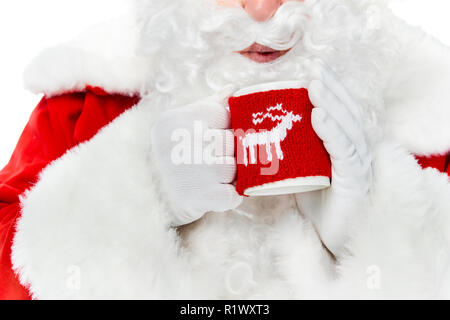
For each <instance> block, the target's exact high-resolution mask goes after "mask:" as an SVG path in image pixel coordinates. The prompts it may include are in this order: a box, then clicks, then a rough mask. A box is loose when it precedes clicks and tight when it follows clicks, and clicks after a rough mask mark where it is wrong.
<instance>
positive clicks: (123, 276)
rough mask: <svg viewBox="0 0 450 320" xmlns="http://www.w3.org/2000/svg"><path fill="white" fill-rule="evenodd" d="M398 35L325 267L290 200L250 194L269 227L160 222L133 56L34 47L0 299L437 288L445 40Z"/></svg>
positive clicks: (444, 270)
mask: <svg viewBox="0 0 450 320" xmlns="http://www.w3.org/2000/svg"><path fill="white" fill-rule="evenodd" d="M108 28H109V27H108ZM109 34H113V35H115V33H114V32H109ZM121 34H123V32H121ZM405 34H407V36H406V37H405V38H407V39H408V45H409V46H410V48H412V49H411V50H409V51H408V53H407V54H405V56H404V57H403V58H402V59H400V60H401V61H400V63H399V64H397V65H396V66H395V68H394V69H393V70H392V76H391V77H390V79H389V86H388V89H386V92H385V97H384V99H385V101H386V104H387V105H388V113H387V118H386V119H385V132H386V137H387V138H386V139H385V142H384V143H383V144H381V145H380V146H378V147H376V148H375V151H374V157H375V159H376V161H375V162H374V163H375V168H374V175H375V178H374V181H375V182H374V187H373V194H372V196H371V199H370V201H369V202H370V203H369V204H368V205H367V209H366V213H367V218H365V219H364V221H363V222H361V224H360V225H359V228H358V229H359V230H360V232H357V233H356V234H355V236H354V238H353V239H352V242H351V243H350V245H349V250H350V251H351V252H352V255H351V256H349V257H347V258H345V259H343V261H340V264H339V266H337V267H336V266H335V263H334V262H333V261H332V259H330V257H329V256H328V253H327V252H326V250H325V249H324V248H323V247H322V245H321V242H320V239H319V238H318V236H317V234H316V233H315V232H314V229H313V228H312V227H311V225H310V224H309V223H308V222H307V221H305V220H304V219H303V218H302V217H301V216H300V215H298V212H294V209H293V206H292V202H291V201H290V198H289V197H279V198H276V200H274V199H273V198H270V199H268V200H266V202H265V203H264V200H262V201H263V204H262V206H263V207H265V208H266V213H265V214H266V215H267V216H272V215H275V214H274V212H275V211H276V215H277V216H278V217H279V218H278V219H276V220H274V221H273V222H272V223H270V225H269V226H267V225H266V224H264V223H263V222H261V221H256V222H255V221H250V222H249V221H247V220H245V219H246V218H245V217H242V216H237V217H236V215H233V213H229V214H224V215H221V216H206V217H205V218H204V219H202V220H201V221H200V222H198V223H196V224H194V225H192V226H189V227H187V228H184V229H180V230H179V231H178V233H177V232H176V231H175V230H174V229H173V228H170V226H169V224H168V223H167V220H166V219H167V218H166V215H167V214H166V213H167V211H168V208H167V203H166V202H165V200H164V195H163V194H161V190H160V188H159V180H158V179H159V178H158V174H157V173H156V172H154V169H153V168H152V166H151V159H149V150H150V149H151V146H150V137H149V134H150V129H149V128H150V125H149V124H150V123H151V122H152V117H153V116H154V115H152V112H151V110H150V109H151V108H150V107H149V105H151V102H150V101H151V100H152V94H151V93H146V92H143V90H142V88H143V87H145V83H146V81H147V78H148V77H147V75H146V73H145V70H146V63H147V62H146V61H145V60H142V59H141V58H138V57H136V56H134V55H131V54H130V55H126V54H117V56H112V55H111V54H110V53H111V52H113V53H114V52H116V51H118V48H117V50H116V49H114V50H112V49H108V50H105V52H106V51H108V54H107V55H106V54H104V55H103V54H102V52H103V51H95V50H94V49H92V46H91V45H92V43H91V44H90V45H88V46H86V45H85V44H83V45H80V44H79V43H77V44H70V45H65V46H61V47H56V48H51V49H49V50H46V51H45V52H43V53H42V54H41V55H40V56H39V57H38V58H37V59H36V60H35V61H34V62H33V63H32V64H31V65H30V67H29V68H28V70H27V72H26V75H25V77H26V84H27V86H28V88H29V89H31V90H32V91H34V92H36V93H42V94H44V98H43V99H42V101H41V102H40V104H39V105H38V106H37V108H36V109H35V110H34V112H33V114H32V115H31V118H30V121H29V123H28V124H27V126H26V127H25V129H24V132H23V134H22V136H21V138H20V140H19V142H18V145H17V147H16V150H15V151H14V154H13V155H12V158H11V160H10V162H9V163H8V165H7V166H6V167H5V168H4V169H3V170H2V171H1V173H0V221H1V223H0V240H1V242H0V244H1V246H0V298H1V299H29V298H36V299H48V298H93V299H95V298H178V297H184V298H198V297H207V298H230V297H231V298H259V297H269V298H270V297H279V298H283V297H294V298H302V297H340V296H341V295H340V294H342V296H343V297H375V298H376V297H405V298H407V297H434V296H436V297H437V296H439V297H441V296H442V297H449V294H450V283H449V281H450V271H449V265H450V264H449V263H450V260H449V252H450V251H449V248H450V247H449V246H450V183H449V179H448V176H447V174H449V175H450V165H449V159H450V158H449V154H448V152H449V150H450V130H449V126H448V120H449V119H450V92H449V91H448V86H449V84H450V50H449V49H448V48H447V47H445V46H443V45H442V44H441V43H439V42H438V41H437V40H435V39H433V38H431V37H430V36H428V35H425V34H424V33H422V32H418V30H416V29H409V27H408V28H407V29H406V31H405ZM412 34H414V35H412ZM115 37H117V35H115ZM92 38H94V39H95V37H92V34H91V39H92ZM127 41H129V37H128V36H125V37H124V38H121V39H117V38H114V39H113V40H112V41H111V43H119V44H122V45H121V47H127V45H124V44H123V43H127ZM103 49H104V48H103ZM419 164H420V165H421V166H422V167H423V168H427V169H426V170H422V168H421V167H420V165H419ZM393 177H394V178H393ZM284 200H285V201H284ZM269 202H276V203H277V204H278V205H277V206H276V208H273V205H268V203H269ZM259 206H261V204H260V203H259V204H256V203H253V202H251V201H250V202H249V203H248V204H247V205H246V208H245V209H246V210H247V209H248V210H250V211H251V210H252V209H254V208H256V207H258V208H259ZM262 235H264V236H262ZM262 238H264V239H262ZM205 242H209V243H207V244H205ZM233 248H234V249H233ZM72 267H76V268H79V269H76V270H78V272H79V285H78V286H75V288H74V287H73V286H70V285H68V282H70V280H71V277H72V276H73V274H72V273H71V270H74V269H73V268H72ZM377 276H380V278H376V277H377ZM373 277H375V279H376V281H375V282H374V285H373V286H371V285H370V283H371V282H370V281H371V279H372V278H373ZM377 281H378V282H379V283H378V282H377ZM378 284H379V285H378Z"/></svg>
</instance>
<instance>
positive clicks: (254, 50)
mask: <svg viewBox="0 0 450 320" xmlns="http://www.w3.org/2000/svg"><path fill="white" fill-rule="evenodd" d="M288 51H289V50H284V51H278V50H274V49H272V48H270V47H267V46H263V45H261V44H259V43H254V44H252V45H251V46H250V47H248V48H247V49H244V50H242V51H240V52H239V53H240V54H241V55H243V56H244V57H246V58H248V59H250V60H253V61H255V62H258V63H268V62H272V61H274V60H276V59H278V58H280V57H281V56H283V55H285V54H286V53H287V52H288Z"/></svg>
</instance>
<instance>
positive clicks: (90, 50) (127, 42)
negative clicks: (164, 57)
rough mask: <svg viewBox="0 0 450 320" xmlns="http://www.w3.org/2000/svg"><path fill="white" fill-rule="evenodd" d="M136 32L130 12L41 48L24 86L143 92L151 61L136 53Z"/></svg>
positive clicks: (48, 93) (44, 90)
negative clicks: (77, 35) (74, 37)
mask: <svg viewBox="0 0 450 320" xmlns="http://www.w3.org/2000/svg"><path fill="white" fill-rule="evenodd" d="M137 35H138V32H137V26H136V23H135V22H133V19H132V17H130V16H124V17H123V18H120V19H116V20H113V21H111V22H108V23H104V24H100V25H98V26H96V27H93V28H91V29H89V30H87V31H86V32H84V33H83V34H81V35H80V36H79V37H78V38H76V39H74V40H72V41H71V42H70V43H67V44H64V45H60V46H56V47H52V48H49V49H46V50H44V51H43V52H41V53H40V54H39V55H38V56H37V57H36V58H35V59H34V60H33V61H32V62H31V63H30V65H29V66H28V67H27V68H26V70H25V73H24V83H25V87H26V88H27V89H28V90H30V91H32V92H34V93H44V94H45V95H46V96H54V95H58V94H61V93H64V92H72V91H80V90H84V89H85V88H86V86H93V87H100V88H102V89H104V90H105V91H107V92H109V93H120V94H125V95H134V94H136V93H141V94H143V93H145V90H146V88H147V86H146V82H147V81H148V79H149V76H148V72H149V69H150V68H149V65H150V61H149V59H144V58H142V57H138V56H136V54H135V52H134V50H135V48H136V38H137Z"/></svg>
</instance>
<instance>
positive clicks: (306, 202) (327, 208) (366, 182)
mask: <svg viewBox="0 0 450 320" xmlns="http://www.w3.org/2000/svg"><path fill="white" fill-rule="evenodd" d="M309 67H310V72H311V75H312V79H313V80H312V81H311V83H310V85H309V88H308V90H309V97H310V99H311V102H312V104H313V105H314V106H315V108H314V109H313V112H312V118H311V122H312V125H313V128H314V130H315V131H316V133H317V135H318V136H319V137H320V138H321V139H322V140H323V142H324V145H325V148H326V150H327V151H328V153H329V154H330V156H331V162H332V175H333V178H332V183H331V188H329V189H326V190H322V191H315V192H308V193H303V194H298V195H297V196H296V198H297V203H298V205H299V207H300V210H301V211H302V213H303V214H304V215H305V216H306V217H308V218H309V219H310V220H311V221H312V222H313V224H314V225H315V227H316V229H317V231H318V233H319V234H320V236H321V238H322V241H323V243H324V244H325V245H326V246H327V248H328V249H329V250H330V251H331V252H332V253H333V254H334V255H335V256H337V257H340V256H342V255H343V254H345V244H346V242H347V240H348V238H349V231H350V230H349V229H350V226H351V225H352V223H353V222H354V221H355V220H356V219H357V218H360V217H359V214H360V212H361V206H362V205H363V203H364V201H365V199H366V197H367V194H368V192H369V188H370V185H371V180H372V156H371V152H370V150H369V147H368V144H367V141H366V137H365V133H364V130H363V119H362V112H361V108H360V106H359V105H358V103H357V102H356V101H355V100H354V99H353V98H352V97H351V95H350V94H349V92H348V91H347V89H346V88H345V87H344V85H343V84H342V82H341V81H340V79H339V77H338V76H337V75H336V74H335V73H334V72H333V71H332V70H331V69H330V68H329V67H328V66H326V65H325V64H324V63H323V62H321V61H313V62H310V65H309Z"/></svg>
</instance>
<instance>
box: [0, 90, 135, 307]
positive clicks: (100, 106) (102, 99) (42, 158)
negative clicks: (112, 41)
mask: <svg viewBox="0 0 450 320" xmlns="http://www.w3.org/2000/svg"><path fill="white" fill-rule="evenodd" d="M138 100H139V98H138V97H127V96H121V95H108V94H106V93H105V92H104V91H102V90H100V89H95V88H88V89H87V90H86V92H83V93H70V94H65V95H61V96H58V97H52V98H43V99H42V101H41V102H40V103H39V105H38V106H37V107H36V109H35V110H34V111H33V113H32V115H31V118H30V120H29V122H28V124H27V125H26V127H25V129H24V131H23V133H22V135H21V137H20V140H19V142H18V144H17V146H16V149H15V151H14V153H13V155H12V157H11V160H10V162H9V163H8V164H7V165H6V167H5V168H4V169H3V170H2V171H0V299H2V300H5V299H8V300H10V299H30V295H29V293H28V291H27V290H26V288H23V287H22V286H21V285H20V283H19V281H18V279H17V277H16V275H15V274H14V272H13V271H12V265H11V245H12V240H13V236H14V233H15V223H16V220H17V218H18V217H19V216H20V201H19V196H20V195H21V194H22V193H23V192H24V191H25V190H27V189H29V188H30V187H31V186H32V185H33V184H34V183H36V182H37V179H38V175H39V173H40V172H41V171H42V169H43V168H45V167H46V166H47V165H48V164H49V163H50V162H52V161H53V160H55V159H58V158H59V157H61V156H62V155H63V154H64V153H65V152H66V151H67V150H69V149H71V148H72V147H74V146H76V145H77V144H79V143H81V142H83V141H86V140H89V139H91V138H92V137H93V136H94V135H95V134H96V133H97V132H98V131H99V130H100V129H101V128H102V127H103V126H105V125H107V124H108V123H110V122H111V121H112V120H114V118H116V117H117V116H118V115H120V114H121V113H122V112H124V111H125V110H127V109H128V108H130V107H132V106H133V105H135V104H136V103H137V102H138Z"/></svg>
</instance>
